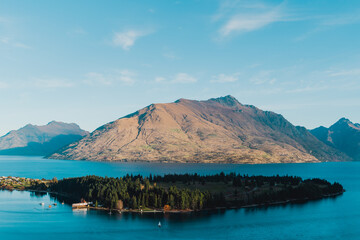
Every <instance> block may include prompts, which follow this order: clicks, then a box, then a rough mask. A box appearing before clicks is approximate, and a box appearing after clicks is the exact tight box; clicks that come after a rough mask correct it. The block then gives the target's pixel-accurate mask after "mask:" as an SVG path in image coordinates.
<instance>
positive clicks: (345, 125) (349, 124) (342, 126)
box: [330, 117, 359, 129]
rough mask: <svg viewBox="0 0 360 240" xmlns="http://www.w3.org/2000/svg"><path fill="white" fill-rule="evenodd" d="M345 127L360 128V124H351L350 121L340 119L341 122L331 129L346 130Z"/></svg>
mask: <svg viewBox="0 0 360 240" xmlns="http://www.w3.org/2000/svg"><path fill="white" fill-rule="evenodd" d="M344 127H350V128H359V127H358V124H354V123H353V122H351V121H350V120H349V119H347V118H345V117H343V118H341V119H339V121H337V122H336V123H335V124H334V125H332V126H331V127H330V129H334V128H344Z"/></svg>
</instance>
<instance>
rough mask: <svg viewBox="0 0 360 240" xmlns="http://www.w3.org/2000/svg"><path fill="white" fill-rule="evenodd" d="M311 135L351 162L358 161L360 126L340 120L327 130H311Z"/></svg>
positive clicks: (346, 120) (320, 128) (359, 158)
mask: <svg viewBox="0 0 360 240" xmlns="http://www.w3.org/2000/svg"><path fill="white" fill-rule="evenodd" d="M311 133H312V134H313V135H314V136H316V137H317V138H318V139H319V140H321V141H322V142H324V143H326V144H328V145H329V146H331V147H334V148H336V149H338V150H340V151H342V152H344V153H346V154H347V155H348V156H350V157H351V158H353V160H356V161H360V124H357V123H352V122H351V121H350V120H349V119H346V118H342V119H340V120H339V121H337V122H336V123H335V124H334V125H332V126H331V127H329V128H325V127H318V128H315V129H313V130H311Z"/></svg>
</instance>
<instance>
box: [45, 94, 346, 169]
mask: <svg viewBox="0 0 360 240" xmlns="http://www.w3.org/2000/svg"><path fill="white" fill-rule="evenodd" d="M49 157H50V158H55V159H73V160H94V161H149V162H202V163H290V162H319V161H342V160H347V156H346V155H344V154H342V153H341V152H339V151H337V150H336V149H334V148H333V147H331V146H328V145H326V144H324V143H323V142H321V141H319V140H318V139H317V138H316V137H314V136H313V135H312V134H310V133H309V132H308V131H307V130H306V129H305V128H303V127H295V126H293V125H292V124H291V123H290V122H288V121H287V120H286V119H285V118H284V117H283V116H281V115H279V114H276V113H273V112H269V111H262V110H260V109H258V108H256V107H254V106H251V105H243V104H241V103H239V102H238V101H237V100H236V99H235V98H234V97H232V96H226V97H220V98H213V99H209V100H207V101H195V100H187V99H179V100H177V101H175V102H174V103H166V104H151V105H149V106H147V107H145V108H143V109H141V110H139V111H137V112H135V113H132V114H130V115H127V116H125V117H122V118H120V119H118V120H116V121H114V122H110V123H108V124H105V125H103V126H101V127H99V128H98V129H96V130H95V131H94V132H92V133H91V134H90V135H89V136H87V137H84V138H83V139H81V140H80V141H78V142H75V143H72V144H70V145H68V146H66V147H65V148H63V149H61V150H60V151H57V152H56V153H55V154H53V155H51V156H49Z"/></svg>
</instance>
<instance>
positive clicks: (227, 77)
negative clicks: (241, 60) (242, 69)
mask: <svg viewBox="0 0 360 240" xmlns="http://www.w3.org/2000/svg"><path fill="white" fill-rule="evenodd" d="M239 75H240V74H239V73H235V74H223V73H221V74H219V75H216V76H213V78H212V80H211V82H217V83H230V82H236V81H238V80H239Z"/></svg>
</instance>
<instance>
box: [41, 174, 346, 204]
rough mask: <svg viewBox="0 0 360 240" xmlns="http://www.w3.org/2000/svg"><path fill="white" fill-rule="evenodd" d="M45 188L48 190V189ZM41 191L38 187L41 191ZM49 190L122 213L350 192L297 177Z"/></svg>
mask: <svg viewBox="0 0 360 240" xmlns="http://www.w3.org/2000/svg"><path fill="white" fill-rule="evenodd" d="M43 187H44V186H42V188H43ZM35 188H36V187H35ZM48 189H49V190H50V191H52V192H57V193H61V194H67V195H68V196H71V197H73V198H75V199H78V200H80V199H85V200H86V201H88V202H93V203H94V205H95V206H96V207H97V206H100V205H101V206H103V207H106V208H109V209H118V208H119V207H118V206H119V205H118V203H119V201H121V207H120V208H125V209H132V210H140V209H144V210H146V209H158V210H161V209H164V207H165V208H166V209H167V210H170V209H171V210H202V209H214V208H230V207H243V206H248V205H254V204H256V205H266V204H272V203H277V202H284V201H288V200H291V201H293V200H297V201H301V200H312V199H320V198H323V197H328V196H332V195H338V194H341V193H343V192H344V189H343V187H342V185H341V184H339V183H337V182H335V183H330V182H328V181H326V180H323V179H318V178H314V179H305V180H303V179H302V178H300V177H295V176H279V175H277V176H248V175H240V174H236V173H229V174H225V173H223V172H222V173H219V174H214V175H199V174H167V175H163V176H160V175H156V176H152V175H150V176H147V177H143V176H141V175H135V176H134V175H126V176H124V177H118V178H114V177H99V176H85V177H76V178H65V179H62V180H59V181H58V180H56V181H55V180H53V181H51V182H50V184H49V186H48Z"/></svg>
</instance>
